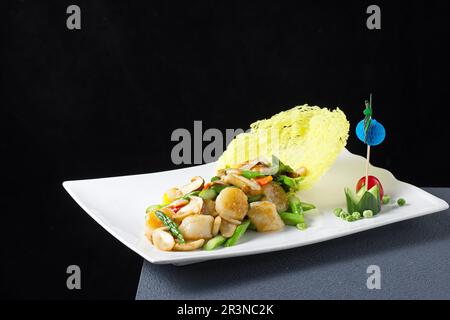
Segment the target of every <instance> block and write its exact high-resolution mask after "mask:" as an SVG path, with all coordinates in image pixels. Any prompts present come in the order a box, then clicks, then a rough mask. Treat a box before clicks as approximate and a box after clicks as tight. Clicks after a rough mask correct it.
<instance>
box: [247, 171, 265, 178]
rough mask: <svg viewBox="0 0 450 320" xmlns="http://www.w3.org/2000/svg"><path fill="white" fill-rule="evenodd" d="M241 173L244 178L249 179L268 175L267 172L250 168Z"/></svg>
mask: <svg viewBox="0 0 450 320" xmlns="http://www.w3.org/2000/svg"><path fill="white" fill-rule="evenodd" d="M241 175H242V176H243V177H244V178H247V179H254V178H260V177H265V176H266V175H265V174H261V173H259V172H257V171H250V170H244V171H242V173H241Z"/></svg>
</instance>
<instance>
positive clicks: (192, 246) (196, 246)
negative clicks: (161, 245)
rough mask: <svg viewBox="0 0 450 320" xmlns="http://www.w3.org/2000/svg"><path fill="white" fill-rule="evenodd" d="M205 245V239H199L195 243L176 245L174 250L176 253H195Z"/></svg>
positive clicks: (188, 242)
mask: <svg viewBox="0 0 450 320" xmlns="http://www.w3.org/2000/svg"><path fill="white" fill-rule="evenodd" d="M204 243H205V240H204V239H198V240H195V241H187V242H186V243H175V246H174V247H173V250H175V251H193V250H197V249H200V248H201V247H202V246H203V244H204Z"/></svg>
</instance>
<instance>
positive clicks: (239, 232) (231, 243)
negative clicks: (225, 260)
mask: <svg viewBox="0 0 450 320" xmlns="http://www.w3.org/2000/svg"><path fill="white" fill-rule="evenodd" d="M249 225H250V220H249V219H247V220H245V221H243V222H242V223H241V224H240V225H238V226H237V228H236V230H234V233H233V235H232V236H231V238H229V239H228V240H227V242H225V247H231V246H234V245H235V244H236V243H237V242H238V241H239V239H240V238H241V237H242V235H243V234H244V233H245V231H247V228H248V226H249Z"/></svg>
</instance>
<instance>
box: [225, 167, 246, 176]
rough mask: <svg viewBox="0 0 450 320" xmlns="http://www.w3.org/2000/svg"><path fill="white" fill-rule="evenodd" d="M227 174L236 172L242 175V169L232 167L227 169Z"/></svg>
mask: <svg viewBox="0 0 450 320" xmlns="http://www.w3.org/2000/svg"><path fill="white" fill-rule="evenodd" d="M226 173H227V174H235V175H241V174H242V170H241V169H238V168H230V169H227V170H226Z"/></svg>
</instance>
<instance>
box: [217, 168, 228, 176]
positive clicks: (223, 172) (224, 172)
mask: <svg viewBox="0 0 450 320" xmlns="http://www.w3.org/2000/svg"><path fill="white" fill-rule="evenodd" d="M226 174H227V171H226V170H225V169H218V170H217V171H216V176H218V177H222V176H224V175H226Z"/></svg>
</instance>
